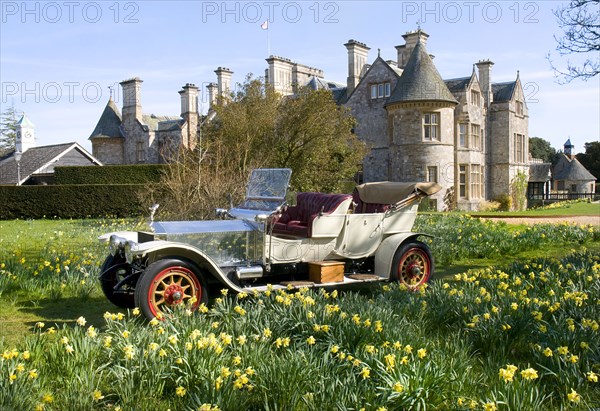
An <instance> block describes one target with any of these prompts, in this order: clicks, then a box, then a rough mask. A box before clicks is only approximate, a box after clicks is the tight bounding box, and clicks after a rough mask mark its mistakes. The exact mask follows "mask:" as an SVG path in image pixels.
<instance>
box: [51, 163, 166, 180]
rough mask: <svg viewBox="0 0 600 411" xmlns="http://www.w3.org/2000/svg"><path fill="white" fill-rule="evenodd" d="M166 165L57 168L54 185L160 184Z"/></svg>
mask: <svg viewBox="0 0 600 411" xmlns="http://www.w3.org/2000/svg"><path fill="white" fill-rule="evenodd" d="M167 167H168V166H167V165H165V164H139V165H118V166H102V167H73V166H66V167H56V169H55V170H54V184H58V185H66V184H147V183H158V181H159V180H160V177H161V176H162V174H163V173H164V172H165V170H166V169H167Z"/></svg>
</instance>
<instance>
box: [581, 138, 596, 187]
mask: <svg viewBox="0 0 600 411" xmlns="http://www.w3.org/2000/svg"><path fill="white" fill-rule="evenodd" d="M583 146H584V147H585V153H579V154H577V156H576V157H577V160H579V162H580V163H581V164H582V165H583V166H584V167H585V168H586V169H587V170H588V171H589V172H590V173H592V175H593V176H594V177H596V178H597V179H600V141H592V142H591V143H585V144H584V145H583ZM597 184H598V182H597Z"/></svg>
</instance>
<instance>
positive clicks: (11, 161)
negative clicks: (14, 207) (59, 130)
mask: <svg viewBox="0 0 600 411" xmlns="http://www.w3.org/2000/svg"><path fill="white" fill-rule="evenodd" d="M75 147H76V148H79V149H80V150H81V151H83V152H84V153H85V154H86V155H87V156H90V155H89V153H87V151H85V150H84V149H83V148H82V147H81V146H79V144H77V143H64V144H55V145H51V146H42V147H32V148H30V149H29V150H27V151H25V152H24V153H23V154H22V156H21V161H20V162H19V164H20V166H21V183H23V182H24V181H25V180H27V179H28V178H29V177H30V176H31V175H32V174H34V173H36V172H38V173H39V172H40V171H41V170H43V168H45V167H47V166H48V165H49V163H50V162H52V161H53V160H55V159H56V158H57V157H59V156H61V155H62V154H63V153H65V152H67V151H69V150H70V149H72V148H75ZM90 157H91V156H90ZM91 158H93V157H91ZM94 160H95V159H94ZM95 161H97V160H95ZM40 169H41V170H40ZM0 184H4V185H16V184H17V162H16V160H15V157H14V152H13V153H12V154H11V155H10V156H8V157H5V158H4V159H3V160H2V161H0Z"/></svg>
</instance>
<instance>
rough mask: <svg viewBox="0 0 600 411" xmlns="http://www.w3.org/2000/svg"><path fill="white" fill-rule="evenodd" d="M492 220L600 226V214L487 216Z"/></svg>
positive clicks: (517, 222)
mask: <svg viewBox="0 0 600 411" xmlns="http://www.w3.org/2000/svg"><path fill="white" fill-rule="evenodd" d="M486 220H492V221H505V222H506V223H508V224H528V225H533V224H560V223H564V222H567V223H571V224H586V225H587V224H592V225H595V226H600V215H598V216H568V217H506V218H486Z"/></svg>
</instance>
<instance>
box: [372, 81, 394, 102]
mask: <svg viewBox="0 0 600 411" xmlns="http://www.w3.org/2000/svg"><path fill="white" fill-rule="evenodd" d="M391 92H392V86H391V84H390V83H389V82H385V83H377V84H371V99H372V100H375V99H378V98H384V97H389V96H390V94H391Z"/></svg>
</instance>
